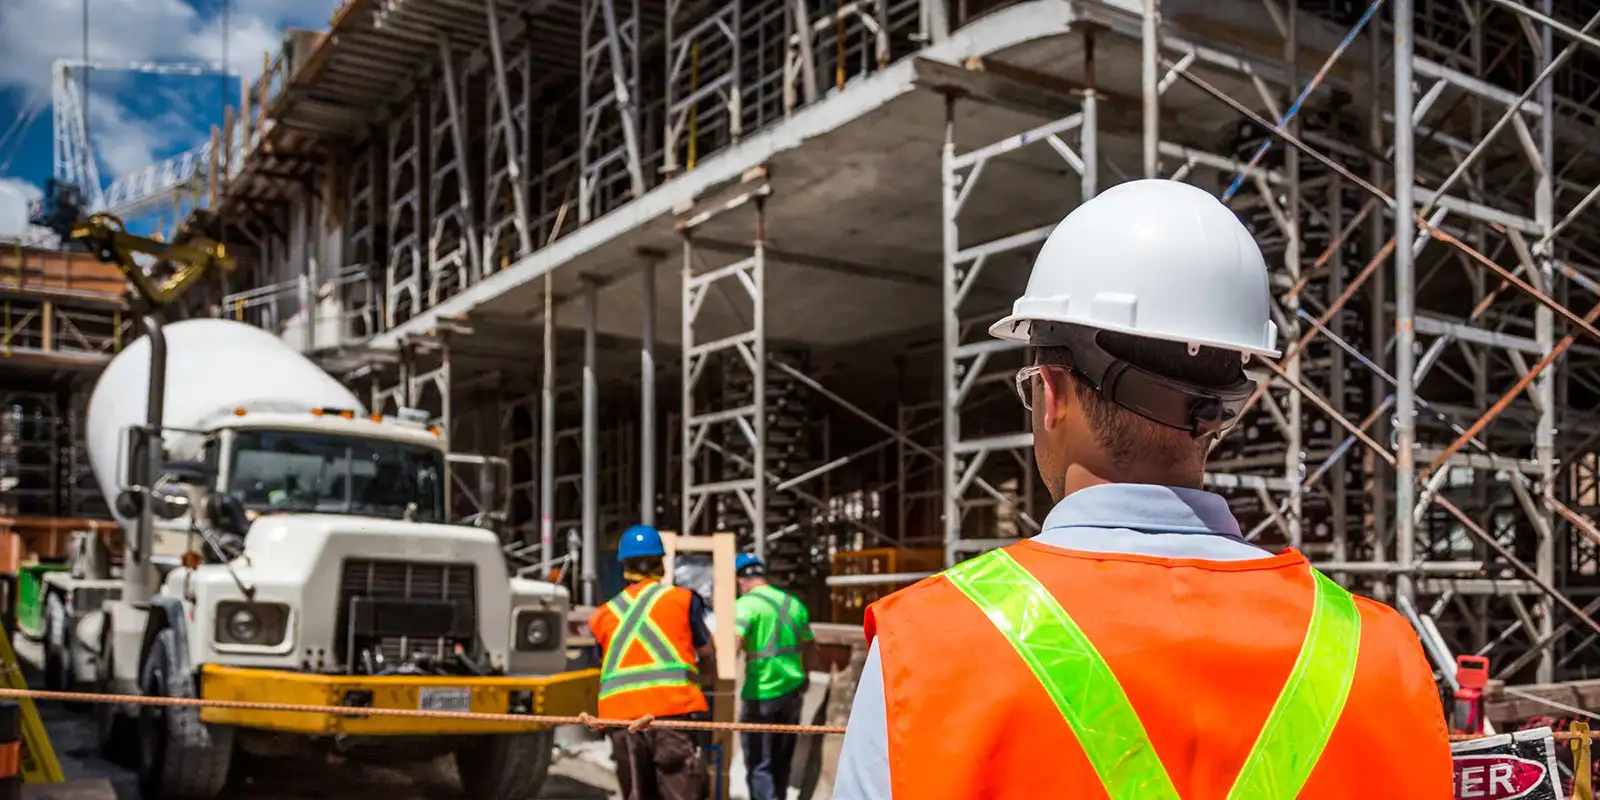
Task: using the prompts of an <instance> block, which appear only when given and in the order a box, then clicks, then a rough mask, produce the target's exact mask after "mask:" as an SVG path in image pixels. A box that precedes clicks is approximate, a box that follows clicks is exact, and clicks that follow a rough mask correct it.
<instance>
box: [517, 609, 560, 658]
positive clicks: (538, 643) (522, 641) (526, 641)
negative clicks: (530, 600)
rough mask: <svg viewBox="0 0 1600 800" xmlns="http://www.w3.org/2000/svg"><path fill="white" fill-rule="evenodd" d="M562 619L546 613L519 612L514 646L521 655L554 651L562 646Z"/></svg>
mask: <svg viewBox="0 0 1600 800" xmlns="http://www.w3.org/2000/svg"><path fill="white" fill-rule="evenodd" d="M560 624H561V618H560V617H558V616H556V615H555V614H551V613H548V612H544V611H519V612H517V616H516V625H515V630H514V631H513V634H514V636H515V641H513V642H512V646H513V647H515V648H516V650H517V652H519V653H530V652H538V651H540V650H554V649H555V648H557V647H559V646H560V645H561V628H560Z"/></svg>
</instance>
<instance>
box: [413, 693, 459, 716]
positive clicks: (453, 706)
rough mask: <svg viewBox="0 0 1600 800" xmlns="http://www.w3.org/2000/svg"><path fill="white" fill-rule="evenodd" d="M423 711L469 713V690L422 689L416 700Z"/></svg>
mask: <svg viewBox="0 0 1600 800" xmlns="http://www.w3.org/2000/svg"><path fill="white" fill-rule="evenodd" d="M417 708H420V709H422V710H423V711H471V710H472V690H471V689H423V690H422V694H421V696H420V697H419V698H418V700H417Z"/></svg>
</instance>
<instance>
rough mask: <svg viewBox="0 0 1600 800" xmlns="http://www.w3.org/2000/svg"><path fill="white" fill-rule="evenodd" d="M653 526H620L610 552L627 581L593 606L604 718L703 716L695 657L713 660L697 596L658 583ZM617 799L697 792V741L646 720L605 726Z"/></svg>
mask: <svg viewBox="0 0 1600 800" xmlns="http://www.w3.org/2000/svg"><path fill="white" fill-rule="evenodd" d="M665 556H666V548H665V547H664V546H663V545H662V542H661V533H660V532H659V531H657V530H656V529H655V528H652V527H650V526H648V525H634V526H633V527H631V528H628V530H626V531H624V532H623V534H622V541H621V542H620V543H619V545H618V547H617V560H619V561H621V562H622V574H623V577H624V578H626V579H627V580H628V582H629V585H628V587H627V588H625V589H623V590H622V592H621V593H619V594H618V595H617V596H616V597H613V598H611V600H610V602H608V603H606V604H605V605H603V606H601V607H599V608H597V609H595V611H594V615H593V616H591V617H590V618H589V629H590V630H591V631H593V632H594V639H595V642H596V643H598V644H599V645H600V652H601V662H600V708H599V711H600V716H601V717H602V718H604V719H639V718H640V717H644V716H651V717H654V718H656V719H664V718H679V719H703V718H704V716H705V712H706V710H707V705H706V698H705V694H704V693H703V692H702V691H701V689H700V683H699V676H700V672H699V668H698V664H699V663H715V662H714V661H713V659H714V657H715V653H714V648H713V647H712V644H711V634H710V632H709V631H708V630H706V624H705V615H706V610H705V601H704V600H702V599H701V597H700V595H698V594H695V593H694V592H692V591H690V590H688V589H684V588H682V587H674V586H663V585H662V583H661V579H662V577H663V575H664V574H665V570H664V569H663V564H662V560H663V558H665ZM610 735H611V749H612V754H613V757H614V758H615V759H616V762H617V782H618V784H619V785H620V788H621V789H622V795H623V798H624V800H700V798H701V797H702V796H704V794H705V791H706V772H705V767H704V764H703V763H702V761H701V758H700V742H699V741H698V740H696V739H695V738H694V737H692V736H690V735H689V734H688V733H686V732H684V731H681V730H672V729H668V728H656V727H646V728H644V729H643V730H639V731H629V730H626V729H621V730H613V731H612V732H611V734H610Z"/></svg>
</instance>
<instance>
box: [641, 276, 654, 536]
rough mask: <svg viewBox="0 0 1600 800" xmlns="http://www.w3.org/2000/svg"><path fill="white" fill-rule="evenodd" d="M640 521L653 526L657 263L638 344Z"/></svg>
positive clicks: (646, 291)
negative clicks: (642, 331)
mask: <svg viewBox="0 0 1600 800" xmlns="http://www.w3.org/2000/svg"><path fill="white" fill-rule="evenodd" d="M639 522H640V524H643V525H655V524H656V260H655V258H654V257H651V258H650V260H649V261H647V262H646V263H645V265H644V335H643V337H642V339H641V343H640V345H639Z"/></svg>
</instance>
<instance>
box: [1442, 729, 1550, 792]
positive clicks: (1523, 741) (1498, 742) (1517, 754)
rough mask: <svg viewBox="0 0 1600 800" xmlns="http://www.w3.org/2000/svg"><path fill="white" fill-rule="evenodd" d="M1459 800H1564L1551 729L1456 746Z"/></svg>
mask: <svg viewBox="0 0 1600 800" xmlns="http://www.w3.org/2000/svg"><path fill="white" fill-rule="evenodd" d="M1451 752H1452V754H1453V755H1454V757H1455V784H1456V800H1565V796H1564V795H1563V794H1562V791H1561V783H1560V781H1559V780H1558V779H1557V778H1558V776H1559V773H1558V772H1557V770H1556V761H1555V739H1554V737H1553V735H1552V734H1551V731H1550V729H1549V728H1536V729H1534V730H1531V731H1519V732H1517V733H1514V734H1504V735H1501V736H1494V737H1490V738H1487V739H1475V740H1472V741H1466V742H1457V743H1455V744H1454V745H1452V746H1451Z"/></svg>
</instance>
